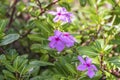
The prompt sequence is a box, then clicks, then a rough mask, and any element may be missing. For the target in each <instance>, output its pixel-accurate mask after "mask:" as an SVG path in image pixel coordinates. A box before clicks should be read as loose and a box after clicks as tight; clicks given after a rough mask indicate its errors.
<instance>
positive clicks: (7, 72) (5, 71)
mask: <svg viewBox="0 0 120 80" xmlns="http://www.w3.org/2000/svg"><path fill="white" fill-rule="evenodd" d="M3 74H4V75H5V76H6V77H7V79H9V78H12V79H13V80H16V78H15V77H14V75H13V74H12V73H11V72H9V71H7V70H3Z"/></svg>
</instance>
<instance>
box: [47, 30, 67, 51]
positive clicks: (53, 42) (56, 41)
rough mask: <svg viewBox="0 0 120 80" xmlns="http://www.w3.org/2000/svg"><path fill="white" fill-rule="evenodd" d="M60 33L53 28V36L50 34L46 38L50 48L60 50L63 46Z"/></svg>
mask: <svg viewBox="0 0 120 80" xmlns="http://www.w3.org/2000/svg"><path fill="white" fill-rule="evenodd" d="M61 35H62V32H60V31H58V30H55V31H54V36H51V37H49V39H48V40H49V41H50V43H49V46H50V48H53V49H54V48H55V49H57V50H58V51H59V52H61V51H62V50H63V49H64V47H65V45H64V42H63V41H62V38H61Z"/></svg>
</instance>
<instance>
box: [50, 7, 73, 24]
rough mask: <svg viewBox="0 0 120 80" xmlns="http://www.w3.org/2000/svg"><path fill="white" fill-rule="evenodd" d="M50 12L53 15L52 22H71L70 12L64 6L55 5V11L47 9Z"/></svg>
mask: <svg viewBox="0 0 120 80" xmlns="http://www.w3.org/2000/svg"><path fill="white" fill-rule="evenodd" d="M49 13H50V14H52V15H55V18H54V19H53V21H54V22H58V21H63V22H68V23H70V22H71V16H73V14H72V13H70V12H68V11H67V10H66V9H65V8H64V7H57V12H54V11H49Z"/></svg>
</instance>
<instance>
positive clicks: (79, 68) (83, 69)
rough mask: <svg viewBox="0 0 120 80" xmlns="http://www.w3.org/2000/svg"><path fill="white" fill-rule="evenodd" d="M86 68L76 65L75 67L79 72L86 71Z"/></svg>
mask: <svg viewBox="0 0 120 80" xmlns="http://www.w3.org/2000/svg"><path fill="white" fill-rule="evenodd" d="M86 68H87V67H86V66H85V65H83V64H82V65H78V67H77V70H80V71H85V70H86Z"/></svg>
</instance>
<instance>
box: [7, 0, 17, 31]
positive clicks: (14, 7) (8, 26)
mask: <svg viewBox="0 0 120 80" xmlns="http://www.w3.org/2000/svg"><path fill="white" fill-rule="evenodd" d="M17 2H18V0H14V3H13V6H12V8H13V9H12V13H11V16H10V19H9V23H8V25H7V27H6V29H5V31H8V29H9V28H10V27H11V25H12V22H13V16H14V14H15V11H16V4H17Z"/></svg>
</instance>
